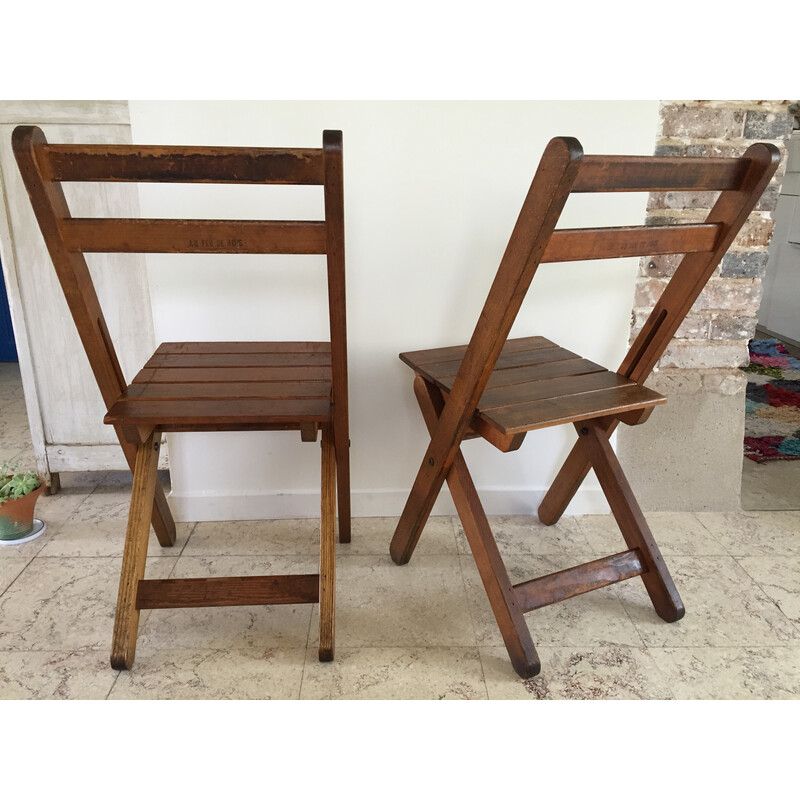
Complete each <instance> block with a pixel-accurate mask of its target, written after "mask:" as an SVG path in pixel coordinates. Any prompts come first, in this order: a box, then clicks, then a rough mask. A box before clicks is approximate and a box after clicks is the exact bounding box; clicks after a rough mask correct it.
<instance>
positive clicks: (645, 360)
mask: <svg viewBox="0 0 800 800" xmlns="http://www.w3.org/2000/svg"><path fill="white" fill-rule="evenodd" d="M737 160H738V161H739V168H738V177H737V179H736V181H732V182H731V184H730V185H728V186H721V187H717V188H723V189H725V191H723V192H722V193H721V194H720V195H719V197H718V198H717V201H716V203H715V204H714V206H713V208H712V209H711V211H710V212H709V215H708V217H707V218H706V221H707V222H712V223H714V224H717V225H720V226H721V227H722V232H721V233H720V236H719V239H718V241H717V244H716V247H715V249H714V250H713V251H712V252H711V253H696V254H688V255H686V256H684V257H683V259H682V260H681V263H680V264H679V266H678V268H677V269H676V271H675V273H674V275H673V277H672V279H671V280H670V282H669V283H668V284H667V287H666V288H665V290H664V291H663V292H662V294H661V297H660V298H659V300H658V302H657V303H656V305H655V307H654V309H653V311H652V312H651V313H650V316H649V317H648V318H647V320H646V321H645V324H644V325H643V326H642V329H641V331H640V332H639V335H638V336H637V337H636V340H635V341H634V343H633V344H632V345H631V348H630V350H629V351H628V354H627V355H626V356H625V358H624V359H623V361H622V364H621V365H620V367H619V370H618V371H619V372H620V373H621V374H623V375H626V376H628V377H630V378H631V379H633V380H635V381H636V382H637V383H644V382H645V381H646V380H647V378H648V377H649V375H650V373H651V372H652V370H653V368H654V367H655V365H656V364H657V363H658V360H659V359H660V358H661V356H662V354H663V353H664V350H666V348H667V345H668V344H669V342H670V341H671V340H672V337H673V336H674V335H675V333H676V331H677V330H678V328H679V327H680V324H681V322H682V321H683V319H684V318H685V317H686V314H688V313H689V310H690V309H691V307H692V305H693V304H694V302H695V301H696V300H697V298H698V297H699V296H700V292H702V290H703V287H704V286H705V285H706V283H707V282H708V279H709V278H710V277H711V275H712V274H713V272H714V269H715V268H716V266H717V264H719V262H720V261H721V260H722V256H723V255H725V253H726V252H727V250H728V248H729V247H730V246H731V244H732V243H733V240H734V239H735V238H736V236H737V234H738V233H739V231H740V230H741V227H742V225H743V224H744V223H745V222H746V221H747V218H748V216H749V214H750V212H751V211H752V210H753V209H754V208H755V205H756V203H757V202H758V200H759V198H760V197H761V195H762V193H763V192H764V189H765V188H766V187H767V185H768V184H769V182H770V180H771V178H772V176H773V175H774V174H775V170H777V168H778V165H779V163H780V152H779V151H778V149H777V148H776V147H775V146H774V145H771V144H763V143H759V144H754V145H751V146H750V147H748V148H747V150H746V152H745V153H744V155H743V156H742V158H741V159H737ZM615 167H616V165H615ZM694 188H698V189H701V188H703V187H699V186H698V187H694ZM615 427H616V424H612V427H610V428H609V429H607V433H608V434H609V435H610V434H611V433H613V431H614V428H615ZM588 472H589V464H588V462H587V461H586V458H585V454H584V453H583V450H582V448H581V446H580V443H576V444H575V447H574V448H573V450H572V451H571V452H570V454H569V456H568V458H567V460H566V461H565V462H564V465H563V467H562V468H561V470H560V471H559V473H558V475H556V478H555V480H554V481H553V484H552V485H551V487H550V489H549V490H548V492H547V494H546V496H545V498H544V500H543V501H542V504H541V506H540V508H539V518H540V519H541V520H542V522H544V523H546V524H552V523H554V522H556V521H557V520H558V519H559V518H560V516H561V515H562V514H563V513H564V511H565V510H566V508H567V506H568V505H569V502H570V500H571V499H572V497H573V496H574V495H575V492H576V491H577V490H578V488H579V487H580V484H581V482H582V481H583V479H584V478H585V477H586V475H587V474H588Z"/></svg>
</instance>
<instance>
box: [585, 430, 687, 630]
mask: <svg viewBox="0 0 800 800" xmlns="http://www.w3.org/2000/svg"><path fill="white" fill-rule="evenodd" d="M575 427H576V429H577V431H578V434H579V442H580V443H581V444H582V445H583V447H584V449H585V452H586V457H587V458H588V459H589V463H590V464H591V465H592V468H593V469H594V472H595V475H597V480H598V481H599V482H600V488H601V489H602V490H603V494H604V495H605V496H606V500H608V504H609V506H611V513H612V514H613V515H614V519H616V521H617V525H619V529H620V531H621V532H622V536H623V538H624V539H625V544H627V545H628V547H629V548H630V549H631V550H634V549H635V550H638V551H639V554H640V555H639V557H640V559H641V562H642V564H643V565H644V567H645V568H646V569H645V572H644V573H643V574H642V581H643V582H644V585H645V588H646V589H647V593H648V594H649V595H650V600H651V601H652V603H653V606H654V608H655V610H656V613H657V614H658V615H659V616H660V617H661V618H662V619H664V620H666V621H667V622H676V621H677V620H679V619H681V617H683V615H684V613H685V611H684V607H683V602H682V601H681V598H680V596H679V595H678V590H677V589H676V588H675V584H674V582H673V580H672V577H671V576H670V574H669V570H668V569H667V565H666V564H665V563H664V559H663V557H662V555H661V551H660V550H659V549H658V545H657V544H656V541H655V539H654V538H653V534H652V533H651V532H650V528H649V527H648V525H647V522H646V520H645V518H644V514H642V510H641V508H639V504H638V503H637V502H636V497H635V496H634V494H633V490H632V489H631V487H630V484H629V483H628V480H627V478H626V477H625V473H624V472H623V471H622V467H621V466H620V463H619V461H617V456H616V454H615V453H614V449H613V448H612V447H611V443H610V442H609V441H608V436H607V434H606V432H605V430H604V426H603V424H602V422H601V421H599V420H587V421H586V422H581V423H578V424H576V426H575Z"/></svg>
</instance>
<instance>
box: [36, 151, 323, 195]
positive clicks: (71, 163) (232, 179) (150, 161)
mask: <svg viewBox="0 0 800 800" xmlns="http://www.w3.org/2000/svg"><path fill="white" fill-rule="evenodd" d="M41 157H42V163H43V166H44V170H45V172H44V174H45V176H46V177H47V178H49V179H50V180H53V181H135V182H151V181H155V182H161V183H278V184H302V185H322V184H323V183H324V182H325V176H324V164H323V153H322V150H321V149H319V148H315V149H311V148H298V149H278V148H265V147H262V148H244V147H239V148H235V147H175V146H154V145H148V146H142V145H74V144H46V145H44V146H43V147H42V148H41Z"/></svg>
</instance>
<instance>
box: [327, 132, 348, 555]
mask: <svg viewBox="0 0 800 800" xmlns="http://www.w3.org/2000/svg"><path fill="white" fill-rule="evenodd" d="M322 146H323V150H324V154H325V158H324V171H325V218H326V219H327V220H328V225H327V228H326V242H325V243H326V252H327V254H328V317H329V319H330V326H331V343H332V344H331V372H332V375H333V394H332V397H333V411H332V414H333V444H334V448H335V450H336V482H337V486H338V493H337V501H338V508H339V541H340V542H349V541H350V535H351V523H350V517H351V510H350V423H349V410H348V409H349V405H348V403H349V401H348V389H347V321H346V317H345V315H344V314H343V313H339V311H338V309H344V308H345V307H346V284H345V269H344V164H343V158H342V134H341V131H326V132H325V133H324V134H323V141H322Z"/></svg>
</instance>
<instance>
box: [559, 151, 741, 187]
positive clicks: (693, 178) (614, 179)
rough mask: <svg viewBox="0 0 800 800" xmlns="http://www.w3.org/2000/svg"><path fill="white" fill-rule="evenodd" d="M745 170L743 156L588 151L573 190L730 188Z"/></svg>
mask: <svg viewBox="0 0 800 800" xmlns="http://www.w3.org/2000/svg"><path fill="white" fill-rule="evenodd" d="M746 171H747V165H746V164H745V163H744V162H742V160H741V159H740V158H680V159H678V158H675V157H674V156H594V155H587V156H584V157H583V161H582V162H581V168H580V170H579V171H578V175H577V177H576V178H575V183H574V184H573V185H572V191H573V192H675V191H696V192H714V191H722V190H728V191H730V190H737V189H738V188H739V187H740V186H741V185H742V180H743V177H744V173H745V172H746Z"/></svg>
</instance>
